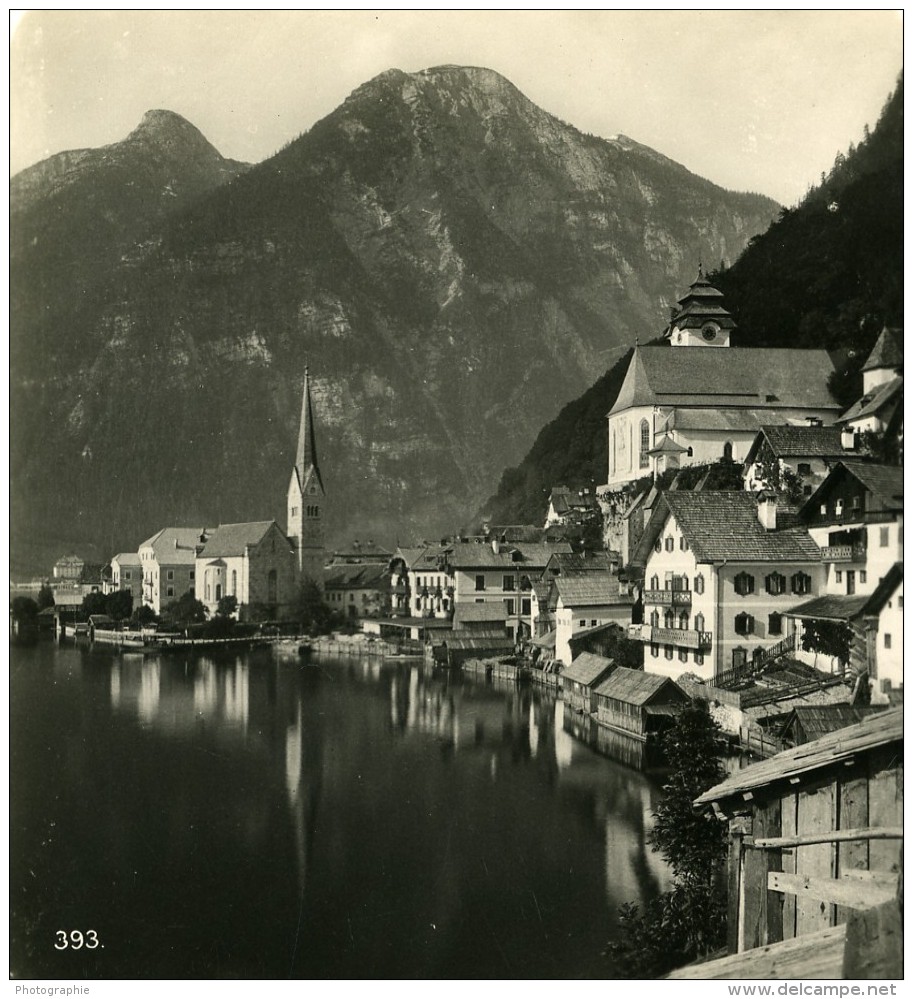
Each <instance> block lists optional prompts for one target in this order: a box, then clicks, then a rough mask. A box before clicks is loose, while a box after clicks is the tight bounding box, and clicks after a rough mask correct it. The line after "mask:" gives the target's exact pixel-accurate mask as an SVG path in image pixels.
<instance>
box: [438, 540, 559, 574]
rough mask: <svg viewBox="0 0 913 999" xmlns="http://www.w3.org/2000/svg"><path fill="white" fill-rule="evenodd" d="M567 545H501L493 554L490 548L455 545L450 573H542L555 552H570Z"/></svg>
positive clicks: (450, 560) (486, 545)
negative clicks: (496, 571) (468, 570)
mask: <svg viewBox="0 0 913 999" xmlns="http://www.w3.org/2000/svg"><path fill="white" fill-rule="evenodd" d="M570 551H572V549H571V546H570V545H569V544H568V543H567V542H558V543H556V544H553V545H545V544H527V543H521V542H518V543H516V544H510V545H503V546H501V548H500V550H499V551H497V552H496V551H495V550H494V549H493V548H492V546H491V545H490V544H476V543H474V542H459V543H457V544H455V545H454V546H453V551H452V553H451V554H450V556H449V558H448V561H449V562H450V565H451V566H453V568H454V569H516V568H518V567H524V568H526V569H527V570H529V569H536V568H539V569H544V568H545V566H546V563H547V562H548V560H549V559H550V558H551V556H552V555H554V554H555V553H556V552H570Z"/></svg>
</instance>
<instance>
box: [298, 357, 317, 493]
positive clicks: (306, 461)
mask: <svg viewBox="0 0 913 999" xmlns="http://www.w3.org/2000/svg"><path fill="white" fill-rule="evenodd" d="M295 469H296V471H297V472H298V482H299V484H300V485H301V486H302V488H303V487H304V484H305V480H306V479H307V475H308V471H309V470H310V469H313V470H314V474H315V475H316V477H317V483H318V485H319V486H320V488H321V489H323V480H322V479H321V477H320V468H319V466H318V465H317V441H316V438H315V437H314V411H313V408H312V406H311V379H310V375H309V373H308V369H307V368H305V369H304V388H303V390H302V392H301V422H300V424H299V427H298V448H297V450H296V451H295Z"/></svg>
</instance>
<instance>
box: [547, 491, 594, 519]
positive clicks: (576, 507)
mask: <svg viewBox="0 0 913 999" xmlns="http://www.w3.org/2000/svg"><path fill="white" fill-rule="evenodd" d="M598 512H599V504H598V503H597V502H596V492H595V490H594V489H588V488H584V489H568V487H567V486H555V487H554V488H553V489H552V491H551V495H550V496H549V501H548V512H547V513H546V515H545V527H546V528H548V527H554V526H556V525H560V526H564V525H567V524H579V523H581V522H583V521H586V520H589V519H591V518H592V517H593V516H594V515H595V514H597V513H598Z"/></svg>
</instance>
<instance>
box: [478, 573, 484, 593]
mask: <svg viewBox="0 0 913 999" xmlns="http://www.w3.org/2000/svg"><path fill="white" fill-rule="evenodd" d="M484 589H485V577H484V576H476V591H477V592H478V591H479V590H484Z"/></svg>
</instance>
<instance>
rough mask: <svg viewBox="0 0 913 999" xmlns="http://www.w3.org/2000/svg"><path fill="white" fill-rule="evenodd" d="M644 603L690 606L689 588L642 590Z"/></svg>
mask: <svg viewBox="0 0 913 999" xmlns="http://www.w3.org/2000/svg"><path fill="white" fill-rule="evenodd" d="M644 603H645V604H659V605H661V606H664V607H690V606H691V590H644Z"/></svg>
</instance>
